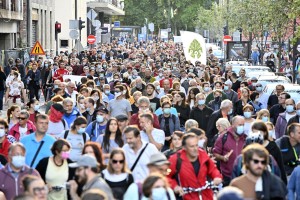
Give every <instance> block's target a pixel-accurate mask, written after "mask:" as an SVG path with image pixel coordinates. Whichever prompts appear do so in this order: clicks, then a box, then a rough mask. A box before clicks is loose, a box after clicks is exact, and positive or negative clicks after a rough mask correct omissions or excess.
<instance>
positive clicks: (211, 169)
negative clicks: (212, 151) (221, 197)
mask: <svg viewBox="0 0 300 200" xmlns="http://www.w3.org/2000/svg"><path fill="white" fill-rule="evenodd" d="M198 151H199V156H198V158H199V162H200V171H199V173H198V176H197V177H196V174H195V171H194V167H193V165H192V163H191V162H190V161H189V159H188V158H187V156H186V151H185V150H184V149H182V150H180V151H179V153H180V158H181V159H182V163H181V167H180V172H179V180H180V186H181V187H192V188H199V187H202V186H204V185H205V182H206V180H207V179H206V176H209V177H210V178H212V179H214V178H222V175H221V173H220V172H219V170H218V169H217V166H216V165H215V163H214V162H213V161H212V160H211V159H210V158H209V156H208V155H207V153H206V152H205V151H203V150H202V149H200V148H199V149H198ZM169 161H170V169H171V173H170V174H169V175H168V178H169V180H170V184H171V188H172V189H174V188H175V187H176V186H177V185H178V183H177V181H176V177H175V173H176V162H177V153H175V154H173V155H172V156H171V157H170V159H169ZM201 194H202V199H203V200H212V199H213V192H212V190H204V191H202V193H201ZM183 199H184V200H191V199H193V200H199V195H198V193H196V192H192V193H188V194H185V195H184V196H183Z"/></svg>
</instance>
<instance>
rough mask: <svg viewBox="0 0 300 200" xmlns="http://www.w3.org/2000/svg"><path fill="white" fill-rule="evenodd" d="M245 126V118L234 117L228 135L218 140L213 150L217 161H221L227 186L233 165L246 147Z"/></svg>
mask: <svg viewBox="0 0 300 200" xmlns="http://www.w3.org/2000/svg"><path fill="white" fill-rule="evenodd" d="M244 124H245V119H244V117H242V116H235V117H233V118H232V126H231V127H230V128H228V129H227V132H226V133H224V134H223V135H222V136H220V137H218V138H217V140H216V142H215V145H214V148H213V153H214V156H215V157H216V160H218V161H220V170H221V171H222V175H223V180H224V182H223V185H225V186H227V185H229V183H230V181H231V173H232V170H233V163H234V161H235V159H236V157H237V156H238V155H240V154H241V152H242V149H243V147H244V145H245V141H246V137H247V136H246V134H244Z"/></svg>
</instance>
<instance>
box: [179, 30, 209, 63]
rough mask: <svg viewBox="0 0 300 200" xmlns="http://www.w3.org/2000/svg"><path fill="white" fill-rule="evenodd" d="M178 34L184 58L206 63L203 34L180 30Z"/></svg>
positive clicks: (193, 61)
mask: <svg viewBox="0 0 300 200" xmlns="http://www.w3.org/2000/svg"><path fill="white" fill-rule="evenodd" d="M180 35H181V40H182V43H183V50H184V55H185V57H186V60H187V61H191V63H193V64H195V62H196V61H200V62H201V64H206V47H205V39H204V38H203V36H202V35H200V34H198V33H194V32H190V31H180Z"/></svg>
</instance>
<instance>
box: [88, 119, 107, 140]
mask: <svg viewBox="0 0 300 200" xmlns="http://www.w3.org/2000/svg"><path fill="white" fill-rule="evenodd" d="M93 125H94V129H93ZM105 128H106V124H105V125H104V126H101V125H99V123H97V122H96V121H92V122H91V123H89V125H88V126H87V127H86V130H85V132H86V133H87V134H89V136H90V138H91V141H93V142H95V141H96V140H97V138H98V136H99V135H102V134H104V132H105ZM92 129H93V132H92Z"/></svg>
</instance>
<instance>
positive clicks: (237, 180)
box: [230, 175, 246, 187]
mask: <svg viewBox="0 0 300 200" xmlns="http://www.w3.org/2000/svg"><path fill="white" fill-rule="evenodd" d="M245 179H246V175H242V176H239V177H236V178H234V179H233V180H232V181H231V182H230V185H231V186H235V187H238V186H239V185H240V184H241V183H242V182H243V181H244V180H245Z"/></svg>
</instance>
